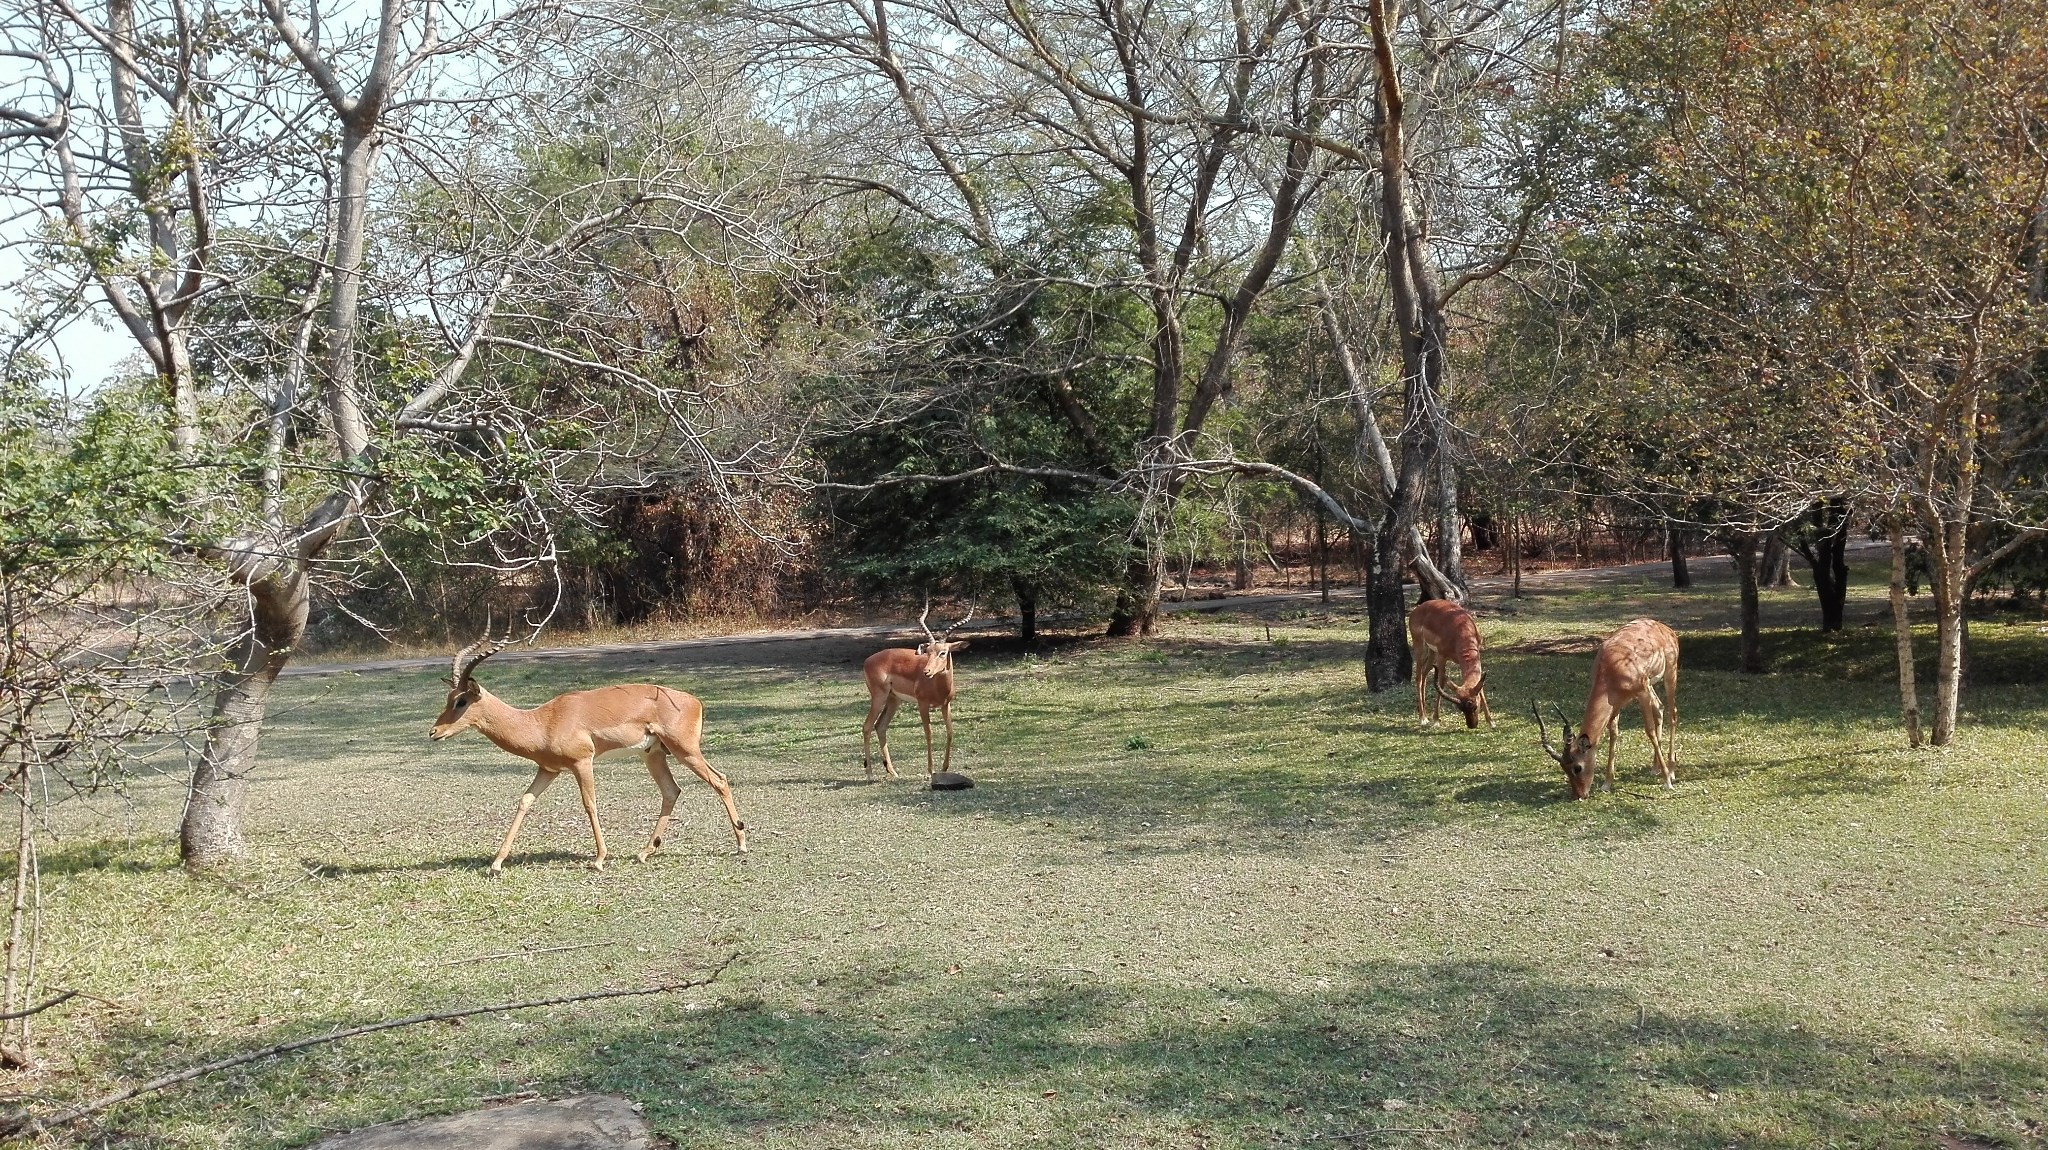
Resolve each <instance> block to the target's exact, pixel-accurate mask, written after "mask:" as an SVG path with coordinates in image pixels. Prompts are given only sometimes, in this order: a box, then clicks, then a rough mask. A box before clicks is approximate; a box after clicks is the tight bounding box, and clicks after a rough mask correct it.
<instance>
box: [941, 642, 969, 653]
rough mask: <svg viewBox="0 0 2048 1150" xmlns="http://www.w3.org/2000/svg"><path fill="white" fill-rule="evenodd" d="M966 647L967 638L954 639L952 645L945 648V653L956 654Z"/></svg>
mask: <svg viewBox="0 0 2048 1150" xmlns="http://www.w3.org/2000/svg"><path fill="white" fill-rule="evenodd" d="M966 649H967V640H965V639H956V640H954V641H953V645H952V646H951V647H949V648H948V649H947V652H946V653H947V654H949V655H957V654H959V653H960V652H962V651H965V650H966Z"/></svg>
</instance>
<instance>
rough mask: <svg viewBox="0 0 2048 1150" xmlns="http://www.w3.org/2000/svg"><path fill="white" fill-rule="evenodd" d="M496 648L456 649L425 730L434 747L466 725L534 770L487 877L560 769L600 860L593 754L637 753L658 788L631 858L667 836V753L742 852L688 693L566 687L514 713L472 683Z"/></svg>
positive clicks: (699, 707) (743, 841) (735, 813)
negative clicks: (704, 788) (642, 840)
mask: <svg viewBox="0 0 2048 1150" xmlns="http://www.w3.org/2000/svg"><path fill="white" fill-rule="evenodd" d="M504 646H505V640H503V639H498V640H492V641H489V642H488V645H487V643H486V640H483V639H479V640H477V641H476V642H474V643H471V644H470V645H469V646H467V647H464V648H463V649H462V650H460V651H457V652H456V653H455V673H454V674H453V675H451V676H450V677H449V678H448V680H447V683H448V705H447V706H446V708H444V709H443V710H442V712H441V717H440V718H439V719H436V720H435V721H434V729H433V731H432V733H431V736H432V738H433V739H434V740H435V741H436V742H438V741H440V740H442V739H445V738H447V737H448V736H450V735H453V734H456V733H457V732H459V731H461V730H463V729H464V728H466V727H475V728H476V729H477V730H479V731H481V732H483V735H484V737H485V738H487V739H489V740H490V741H492V742H493V743H496V744H498V746H499V747H500V748H501V749H503V750H507V751H510V752H512V753H513V754H515V755H518V756H519V757H520V758H522V759H531V760H533V764H534V766H536V767H538V768H539V770H538V771H537V772H535V774H534V776H533V783H532V785H530V786H528V787H527V788H526V793H525V794H523V795H520V796H519V810H518V811H517V812H516V813H514V814H513V816H512V828H511V829H510V830H508V831H506V832H505V841H504V842H503V843H502V844H501V845H500V846H499V847H498V857H496V858H494V859H492V860H491V871H490V873H491V876H492V877H493V878H495V877H497V876H498V875H500V874H503V873H504V871H505V856H506V855H509V854H511V853H512V840H514V839H516V838H518V837H519V827H520V824H522V823H524V822H525V821H526V813H527V812H528V811H530V810H532V809H533V804H534V801H535V800H537V799H539V798H540V793H541V792H542V791H545V790H547V789H548V784H550V783H552V782H554V781H555V776H557V775H559V774H561V773H562V772H563V771H567V772H569V774H571V775H572V776H574V777H575V779H576V789H577V790H578V791H579V792H580V793H581V794H582V797H583V813H584V814H586V815H588V816H590V835H591V837H592V838H594V839H596V840H597V858H596V860H595V861H593V863H592V864H591V865H592V866H593V867H595V868H596V869H597V870H603V869H604V863H605V858H606V857H607V856H606V852H605V847H604V829H603V828H602V827H600V826H598V824H597V777H596V773H595V771H594V769H593V762H594V760H595V759H596V758H597V757H598V756H599V755H603V754H608V753H610V752H612V751H626V750H632V751H644V752H646V761H647V773H648V774H650V775H653V776H654V784H655V785H656V786H657V787H660V788H661V815H660V817H659V818H657V819H656V820H655V823H654V834H653V836H652V837H651V838H649V839H648V842H647V848H646V849H645V850H643V851H641V852H640V855H639V858H640V861H642V862H645V861H647V856H648V855H651V854H653V853H654V852H655V851H656V850H658V849H660V847H661V837H662V835H664V834H666V833H667V832H668V822H669V818H670V816H672V815H673V814H674V813H675V809H676V796H678V795H680V794H682V788H681V787H679V786H677V785H676V778H675V775H673V774H671V773H670V772H669V769H668V756H669V755H674V756H675V757H676V758H677V759H678V760H680V761H681V762H682V764H683V765H684V766H686V767H688V768H690V770H691V772H692V773H694V774H695V775H696V776H697V777H698V778H700V779H703V780H704V781H705V782H706V783H708V784H710V786H711V789H712V790H714V791H717V792H718V798H719V801H720V802H722V803H724V804H725V815H726V818H727V819H728V820H730V821H731V823H732V834H733V838H735V839H737V840H739V847H740V851H741V853H745V851H746V849H747V824H745V823H743V822H741V821H740V812H739V810H738V808H736V807H734V806H733V802H732V786H731V785H730V784H729V783H727V782H726V780H725V776H724V775H722V774H719V773H718V772H717V771H716V770H713V769H712V767H711V764H710V763H707V762H705V761H704V753H703V751H702V749H701V743H702V740H703V732H704V705H703V704H702V703H699V702H698V701H697V699H696V697H695V696H692V695H689V694H686V693H684V692H682V691H677V690H672V689H670V688H668V687H659V686H655V685H654V684H652V683H635V684H633V685H631V686H625V687H600V688H598V689H597V690H594V691H571V692H569V693H568V694H566V695H557V696H555V697H554V698H552V699H549V700H548V701H547V702H545V703H542V704H541V705H540V706H538V707H534V708H533V709H531V710H524V711H522V710H520V709H519V708H518V707H514V706H512V705H511V704H509V703H506V702H505V701H504V700H502V699H500V698H498V697H497V696H496V695H493V694H491V693H490V692H489V691H486V690H484V688H483V684H481V683H479V682H477V681H476V669H477V666H478V665H479V664H481V663H482V662H483V661H484V660H485V659H488V658H490V657H491V656H492V655H495V654H497V653H498V652H499V651H500V650H502V649H503V648H504ZM480 647H481V648H483V649H482V650H481V651H479V650H478V648H480Z"/></svg>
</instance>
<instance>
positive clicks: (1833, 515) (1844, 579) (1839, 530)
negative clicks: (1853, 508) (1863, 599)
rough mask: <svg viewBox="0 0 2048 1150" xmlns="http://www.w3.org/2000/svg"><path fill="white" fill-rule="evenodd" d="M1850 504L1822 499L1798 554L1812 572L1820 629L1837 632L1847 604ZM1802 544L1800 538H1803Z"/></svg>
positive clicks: (1814, 512)
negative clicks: (1809, 536)
mask: <svg viewBox="0 0 2048 1150" xmlns="http://www.w3.org/2000/svg"><path fill="white" fill-rule="evenodd" d="M1849 518H1850V516H1849V501H1848V500H1846V499H1841V498H1835V499H1824V500H1822V501H1821V502H1819V503H1817V504H1815V505H1814V508H1813V511H1812V519H1813V529H1814V535H1813V539H1812V542H1811V543H1808V542H1804V541H1801V542H1800V543H1799V544H1798V547H1799V553H1800V554H1801V555H1803V556H1805V557H1806V565H1807V567H1808V568H1810V569H1811V570H1812V571H1813V590H1814V594H1815V595H1817V596H1818V597H1819V598H1820V629H1821V630H1822V631H1840V630H1841V629H1842V623H1843V616H1844V613H1845V611H1846V610H1847V607H1848V602H1849ZM1802 540H1803V537H1802Z"/></svg>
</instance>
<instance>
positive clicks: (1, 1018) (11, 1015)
mask: <svg viewBox="0 0 2048 1150" xmlns="http://www.w3.org/2000/svg"><path fill="white" fill-rule="evenodd" d="M77 997H78V992H77V991H75V990H67V991H65V992H64V993H62V994H60V995H58V996H57V997H55V998H53V999H51V1000H50V1001H48V1002H45V1003H40V1004H38V1005H36V1006H31V1007H29V1008H27V1009H26V1010H10V1011H7V1012H6V1013H4V1014H0V1022H5V1021H12V1020H13V1019H16V1018H27V1017H28V1016H29V1015H31V1014H41V1013H42V1012H43V1011H45V1010H48V1009H50V1008H51V1007H53V1006H56V1005H57V1004H58V1003H61V1002H69V1001H71V1000H72V999H74V998H77Z"/></svg>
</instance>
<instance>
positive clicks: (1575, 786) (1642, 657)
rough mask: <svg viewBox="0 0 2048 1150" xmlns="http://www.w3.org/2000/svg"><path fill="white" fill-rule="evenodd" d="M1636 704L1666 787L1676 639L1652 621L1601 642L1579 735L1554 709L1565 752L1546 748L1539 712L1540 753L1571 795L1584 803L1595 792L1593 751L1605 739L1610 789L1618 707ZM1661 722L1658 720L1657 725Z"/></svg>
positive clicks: (1674, 733) (1671, 773)
mask: <svg viewBox="0 0 2048 1150" xmlns="http://www.w3.org/2000/svg"><path fill="white" fill-rule="evenodd" d="M1658 679H1662V680H1664V694H1665V696H1666V705H1664V706H1659V705H1658V702H1657V680H1658ZM1630 702H1634V703H1636V704H1637V705H1639V706H1640V707H1642V710H1643V729H1644V730H1645V731H1647V732H1649V735H1650V759H1651V761H1652V763H1653V764H1654V765H1655V766H1656V767H1657V769H1658V770H1660V771H1662V772H1663V773H1664V788H1665V789H1666V790H1670V789H1671V785H1672V781H1673V780H1674V779H1676V778H1677V777H1678V746H1677V744H1678V636H1677V635H1675V634H1673V633H1672V631H1671V628H1669V627H1666V626H1665V625H1664V624H1662V623H1659V622H1657V621H1656V620H1655V619H1637V620H1635V621H1634V622H1631V623H1624V624H1623V625H1622V626H1621V627H1620V628H1619V629H1617V630H1616V631H1615V632H1614V634H1612V635H1609V636H1608V637H1607V638H1606V639H1605V640H1603V641H1602V642H1601V644H1600V653H1599V654H1597V655H1595V656H1594V657H1593V690H1592V691H1591V692H1590V693H1589V694H1588V695H1587V696H1586V715H1585V718H1584V719H1583V720H1582V721H1581V722H1580V723H1579V733H1578V734H1576V735H1574V734H1572V725H1571V723H1570V722H1569V721H1567V720H1566V719H1565V717H1564V710H1563V709H1562V708H1559V709H1558V712H1557V719H1558V722H1560V723H1563V724H1564V750H1563V751H1558V750H1557V749H1556V748H1554V747H1552V746H1551V745H1550V732H1549V730H1547V729H1546V728H1545V727H1544V726H1543V712H1542V711H1540V710H1537V708H1536V704H1535V703H1533V702H1531V703H1530V704H1529V709H1530V710H1531V711H1535V712H1536V730H1537V733H1538V735H1539V736H1540V737H1541V738H1542V740H1543V750H1544V752H1545V753H1547V754H1548V755H1549V756H1550V757H1551V758H1553V759H1556V760H1557V763H1558V765H1559V766H1561V767H1563V768H1564V777H1565V781H1566V782H1567V783H1569V784H1570V785H1571V788H1572V797H1573V798H1575V799H1583V798H1585V797H1586V795H1587V794H1588V793H1590V792H1591V791H1592V789H1593V751H1594V750H1595V749H1596V748H1598V747H1599V746H1600V736H1601V735H1602V733H1605V734H1606V736H1607V789H1608V790H1609V791H1612V790H1613V789H1614V743H1615V740H1616V739H1617V738H1618V737H1619V735H1620V732H1621V728H1620V714H1621V709H1622V708H1623V707H1625V706H1627V705H1628V704H1629V703H1630ZM1660 720H1661V721H1660Z"/></svg>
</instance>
